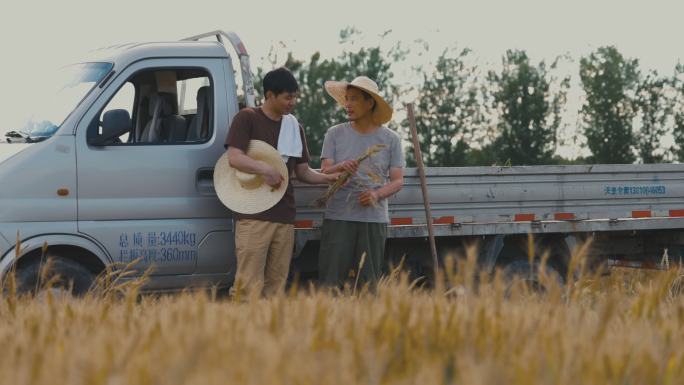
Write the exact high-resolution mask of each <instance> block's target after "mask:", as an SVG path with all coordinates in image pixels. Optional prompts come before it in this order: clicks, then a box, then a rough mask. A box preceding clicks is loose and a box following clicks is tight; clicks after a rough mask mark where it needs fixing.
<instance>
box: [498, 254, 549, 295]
mask: <svg viewBox="0 0 684 385" xmlns="http://www.w3.org/2000/svg"><path fill="white" fill-rule="evenodd" d="M540 269H541V263H539V262H538V261H533V262H532V263H531V264H530V262H529V261H528V260H523V259H518V260H514V261H511V262H510V263H508V264H506V265H505V266H504V269H503V277H504V279H505V280H506V281H507V282H508V283H510V284H512V283H513V282H514V281H515V280H520V281H521V282H522V283H523V284H524V285H527V286H528V288H530V289H532V290H534V291H537V292H544V291H546V288H545V286H544V282H542V281H541V280H540V277H539V272H540ZM544 271H545V273H546V275H547V276H548V277H550V278H551V279H553V280H555V281H556V282H557V283H558V284H559V285H562V284H563V278H562V277H561V275H560V274H559V273H558V271H557V270H556V269H555V268H554V267H553V266H552V265H549V264H547V265H545V269H544Z"/></svg>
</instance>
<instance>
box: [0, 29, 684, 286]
mask: <svg viewBox="0 0 684 385" xmlns="http://www.w3.org/2000/svg"><path fill="white" fill-rule="evenodd" d="M207 37H211V38H215V39H216V41H202V39H204V38H207ZM233 50H234V52H235V54H236V55H237V63H239V73H240V74H241V76H237V75H236V73H237V72H236V69H235V68H234V66H233V64H234V62H233V60H232V58H231V53H232V52H233ZM97 54H98V55H100V56H101V57H100V58H98V59H95V60H93V61H88V62H86V63H82V64H78V65H75V66H72V67H70V68H68V72H70V74H69V78H67V79H65V82H64V86H63V88H62V94H61V95H62V96H60V98H59V100H58V101H57V102H56V103H58V105H55V106H56V107H59V108H55V106H52V110H57V111H61V115H60V114H59V113H54V111H53V116H55V117H54V118H52V120H48V122H52V124H53V125H49V124H48V125H47V126H48V127H47V129H48V130H51V131H52V132H53V133H52V134H51V135H50V136H49V138H48V139H47V140H44V141H42V142H40V143H35V144H31V145H28V146H26V147H25V148H23V149H22V151H19V152H18V153H16V154H14V155H13V156H10V157H7V158H6V159H4V160H0V186H1V187H0V275H6V273H7V272H8V271H10V269H15V271H16V274H17V277H19V278H20V283H22V284H23V285H25V286H27V287H31V285H33V284H34V283H35V280H36V279H37V273H38V271H39V269H40V266H41V264H42V263H44V261H45V257H46V256H51V257H53V258H54V261H55V264H54V266H53V268H54V269H55V271H56V272H57V273H59V274H60V275H61V276H63V277H65V278H66V279H68V280H71V281H72V282H73V285H74V290H76V291H83V290H87V288H88V287H89V285H90V284H91V283H92V281H93V279H94V277H95V276H96V275H97V274H98V273H100V272H101V271H103V270H104V269H105V267H107V266H112V265H119V264H126V263H129V262H131V261H134V260H136V259H139V262H138V264H137V269H138V270H137V271H143V270H145V269H147V268H151V271H152V274H151V277H150V280H149V281H148V284H147V286H146V287H147V289H150V290H171V289H178V288H183V287H188V286H209V285H220V286H228V285H230V284H231V282H232V279H233V274H234V272H235V253H234V240H233V222H232V220H231V213H230V211H229V210H228V209H226V208H225V207H224V206H223V205H222V204H221V203H220V202H219V200H218V198H217V196H216V193H215V191H214V188H213V180H212V177H213V168H214V165H215V164H216V162H217V160H218V159H219V157H220V156H221V154H222V153H223V152H224V151H225V149H224V141H225V138H226V135H227V130H228V127H229V125H230V122H231V119H232V117H233V116H234V115H235V114H236V113H237V112H238V110H239V102H238V101H239V98H240V97H244V102H245V104H246V105H247V106H253V105H254V104H255V100H254V90H253V81H252V78H251V76H252V75H251V70H250V66H249V56H248V55H247V51H246V50H245V47H244V45H243V44H242V42H241V41H240V39H239V38H238V36H237V35H236V34H234V33H226V32H222V31H214V32H209V33H206V34H203V35H198V36H195V37H192V38H189V39H185V40H182V41H173V42H162V43H144V44H127V45H121V46H116V47H111V48H110V49H107V50H105V51H99V52H97ZM240 80H241V83H242V87H239V85H238V84H237V83H238V81H240ZM239 94H242V95H239ZM44 122H45V120H43V123H42V125H41V127H42V128H41V129H42V130H45V129H46V124H45V123H44ZM427 184H428V190H429V195H430V198H431V204H432V210H433V215H434V220H433V223H434V224H435V235H436V239H437V248H438V253H439V254H440V255H441V256H444V255H447V254H452V253H454V252H458V251H459V250H462V248H463V246H464V245H466V244H470V243H472V242H476V243H477V244H478V245H479V263H480V266H481V267H482V268H483V269H485V270H487V271H492V270H493V269H494V268H495V267H497V266H499V267H502V268H504V269H509V270H511V271H514V272H516V271H517V272H525V271H530V270H533V269H534V268H535V266H536V263H535V262H534V261H533V262H532V266H530V262H529V260H528V258H527V252H526V247H527V236H528V234H530V233H532V234H534V235H535V242H536V243H537V247H538V248H537V250H541V249H548V250H550V253H551V258H550V263H549V266H550V268H551V269H554V270H556V271H557V272H558V273H559V276H563V275H564V271H565V268H566V266H567V261H568V258H569V255H570V252H571V250H572V249H573V247H574V246H575V245H577V244H579V243H581V242H583V241H584V240H586V239H588V238H593V240H594V242H593V246H592V250H591V253H592V256H593V257H594V258H596V259H597V260H600V261H611V263H613V264H623V265H630V266H631V265H633V266H643V265H649V266H657V264H658V261H660V260H661V257H662V256H663V254H664V253H667V254H668V256H669V257H670V260H678V259H679V258H680V257H681V254H682V245H684V236H683V235H684V232H682V231H681V229H682V228H683V227H684V166H682V165H679V164H658V165H586V166H522V167H467V168H461V167H452V168H430V169H428V170H427ZM324 188H325V186H307V185H297V186H296V188H295V190H296V199H297V204H298V208H297V210H298V214H297V222H296V228H297V230H296V245H295V251H294V259H293V272H297V273H299V274H300V276H302V277H305V276H311V275H312V274H313V275H315V266H316V261H317V258H318V239H319V237H320V230H319V227H320V226H319V225H320V222H321V219H322V210H320V209H316V208H314V207H313V205H312V202H313V201H314V200H315V199H316V198H318V197H320V196H321V195H322V194H323V191H324ZM389 207H390V208H389V210H390V216H391V218H392V219H391V224H390V228H389V239H388V244H387V257H388V258H389V259H398V258H401V257H402V256H404V255H406V256H407V258H408V261H409V266H410V268H411V269H412V271H413V273H414V274H416V275H421V274H425V273H427V272H429V271H430V270H431V269H432V267H431V266H430V263H429V261H430V258H428V257H427V255H429V253H428V250H429V249H428V247H427V243H426V237H427V235H428V233H427V227H426V221H425V216H424V211H423V203H422V195H421V189H420V184H419V179H418V174H417V172H416V170H415V169H407V170H406V179H405V185H404V188H403V190H402V191H400V192H399V193H398V194H396V196H394V197H392V198H391V199H390V206H389ZM17 243H18V244H19V246H20V247H19V248H20V252H19V253H16V249H17V248H16V247H15V246H16V244H17ZM43 245H47V252H44V250H43Z"/></svg>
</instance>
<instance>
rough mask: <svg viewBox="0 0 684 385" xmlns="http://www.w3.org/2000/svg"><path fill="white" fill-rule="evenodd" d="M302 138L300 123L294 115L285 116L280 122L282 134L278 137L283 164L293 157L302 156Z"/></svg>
mask: <svg viewBox="0 0 684 385" xmlns="http://www.w3.org/2000/svg"><path fill="white" fill-rule="evenodd" d="M302 150H303V146H302V137H301V136H300V134H299V122H298V121H297V118H295V117H294V115H292V114H288V115H283V118H282V119H281V121H280V134H279V135H278V152H279V153H280V156H282V157H283V162H285V163H287V160H288V159H289V158H290V157H291V156H293V157H295V158H300V157H301V156H302Z"/></svg>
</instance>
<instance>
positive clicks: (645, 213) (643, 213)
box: [632, 210, 651, 218]
mask: <svg viewBox="0 0 684 385" xmlns="http://www.w3.org/2000/svg"><path fill="white" fill-rule="evenodd" d="M650 217H651V210H634V211H632V218H650Z"/></svg>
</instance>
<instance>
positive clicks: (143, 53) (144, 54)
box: [84, 41, 228, 68]
mask: <svg viewBox="0 0 684 385" xmlns="http://www.w3.org/2000/svg"><path fill="white" fill-rule="evenodd" d="M155 57H156V58H160V57H216V58H225V57H228V53H227V52H226V49H225V47H224V46H223V44H221V43H219V42H217V41H170V42H150V43H127V44H120V45H115V46H111V47H105V48H101V49H98V50H94V51H92V52H91V53H90V55H88V57H87V59H86V60H84V61H85V62H110V63H114V64H115V66H116V67H119V68H121V67H125V66H127V65H128V64H130V63H133V62H135V61H137V60H140V59H149V58H155Z"/></svg>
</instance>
